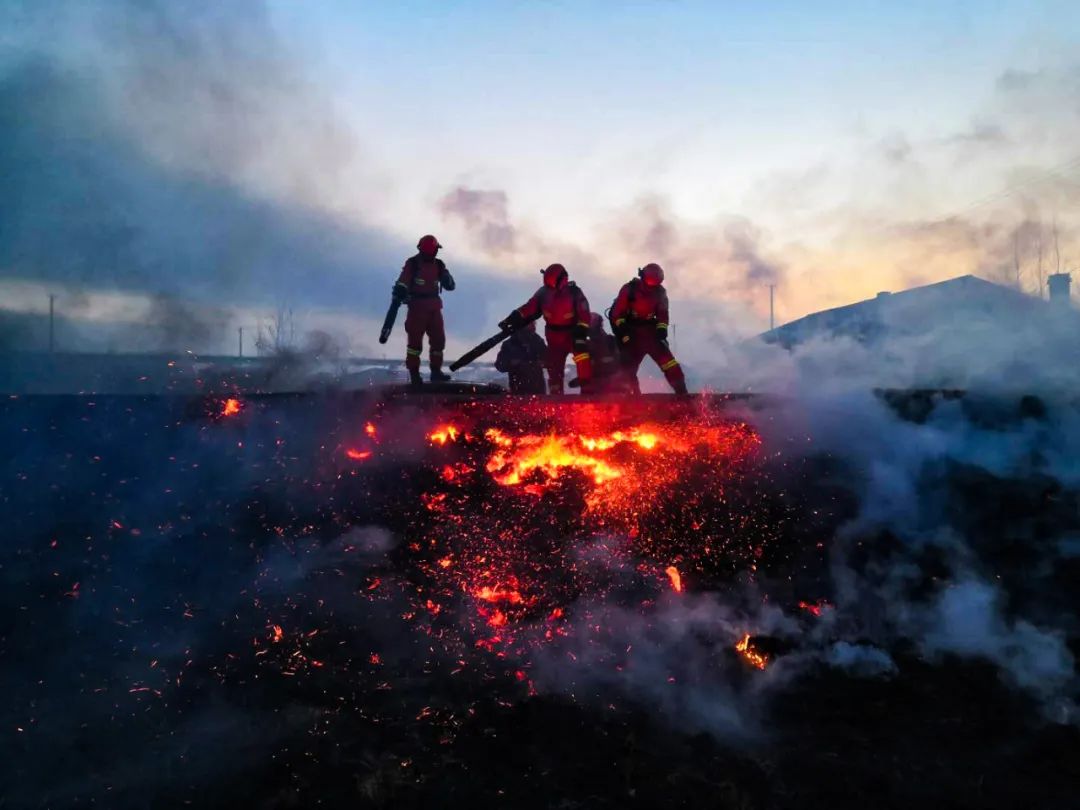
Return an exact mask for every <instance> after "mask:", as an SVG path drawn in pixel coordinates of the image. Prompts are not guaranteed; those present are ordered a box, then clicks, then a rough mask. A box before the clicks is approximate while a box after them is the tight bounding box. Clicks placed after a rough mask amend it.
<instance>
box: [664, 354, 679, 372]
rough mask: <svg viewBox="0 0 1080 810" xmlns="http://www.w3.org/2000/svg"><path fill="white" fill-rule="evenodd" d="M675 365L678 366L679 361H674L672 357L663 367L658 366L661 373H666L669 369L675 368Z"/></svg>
mask: <svg viewBox="0 0 1080 810" xmlns="http://www.w3.org/2000/svg"><path fill="white" fill-rule="evenodd" d="M677 365H679V361H678V360H676V359H675V358H674V357H672V358H671V359H670V360H668V361H667V362H666V363H664V365H662V366H660V370H661V371H667V370H669V369H673V368H675V366H677Z"/></svg>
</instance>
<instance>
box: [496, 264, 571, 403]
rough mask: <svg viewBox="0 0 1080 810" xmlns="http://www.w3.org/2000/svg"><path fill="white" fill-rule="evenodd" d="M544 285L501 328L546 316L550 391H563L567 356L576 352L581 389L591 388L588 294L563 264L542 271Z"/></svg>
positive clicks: (553, 392) (556, 392)
mask: <svg viewBox="0 0 1080 810" xmlns="http://www.w3.org/2000/svg"><path fill="white" fill-rule="evenodd" d="M541 272H542V273H543V275H544V286H543V287H541V288H540V289H539V290H537V291H536V293H535V294H534V295H533V297H532V298H530V299H529V300H528V301H527V302H526V303H525V305H524V306H523V307H521V308H520V309H515V310H514V311H513V312H511V313H510V314H509V315H508V316H507V317H506V318H505V319H503V320H502V321H500V322H499V328H500V329H520V328H521V327H522V326H524V325H525V324H526V323H528V322H529V321H535V320H536V319H537V318H539V317H540V316H543V318H544V326H545V329H544V337H545V338H546V339H547V353H546V354H545V356H544V366H545V367H546V368H547V373H548V391H549V392H550V393H552V394H561V393H563V374H564V367H565V365H566V356H567V355H573V357H574V364H575V365H576V366H577V374H578V379H579V380H581V390H582V391H583V392H584V391H588V390H589V386H590V385H591V382H592V363H591V362H590V360H589V315H590V312H589V302H588V301H587V300H585V293H583V292H582V291H581V289H580V288H579V287H578V286H577V285H576V284H575V283H574V282H572V281H570V276H569V275H568V274H567V272H566V268H565V267H563V266H562V265H561V264H553V265H551V266H549V267H548V268H547V269H545V270H542V271H541Z"/></svg>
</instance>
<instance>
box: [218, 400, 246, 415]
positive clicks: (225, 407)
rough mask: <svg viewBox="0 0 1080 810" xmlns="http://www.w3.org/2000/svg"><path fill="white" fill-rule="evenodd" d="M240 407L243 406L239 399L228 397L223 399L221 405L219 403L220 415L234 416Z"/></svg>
mask: <svg viewBox="0 0 1080 810" xmlns="http://www.w3.org/2000/svg"><path fill="white" fill-rule="evenodd" d="M241 407H243V406H242V404H241V402H240V400H238V399H234V398H232V397H230V398H229V399H227V400H225V402H224V403H222V405H221V415H222V416H236V415H237V414H238V413H240V409H241Z"/></svg>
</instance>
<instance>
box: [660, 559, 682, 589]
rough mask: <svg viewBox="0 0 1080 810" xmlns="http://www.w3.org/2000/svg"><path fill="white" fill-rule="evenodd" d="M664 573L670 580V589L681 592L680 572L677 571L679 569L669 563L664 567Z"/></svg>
mask: <svg viewBox="0 0 1080 810" xmlns="http://www.w3.org/2000/svg"><path fill="white" fill-rule="evenodd" d="M664 573H665V574H667V575H668V579H670V580H671V589H672V590H673V591H675V593H682V574H680V573H679V569H678V568H676V567H675V566H674V565H669V566H668V567H667V568H665V569H664Z"/></svg>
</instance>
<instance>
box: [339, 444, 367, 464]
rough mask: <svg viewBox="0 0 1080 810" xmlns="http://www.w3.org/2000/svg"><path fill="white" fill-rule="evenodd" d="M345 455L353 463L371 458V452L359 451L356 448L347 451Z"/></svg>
mask: <svg viewBox="0 0 1080 810" xmlns="http://www.w3.org/2000/svg"><path fill="white" fill-rule="evenodd" d="M345 455H346V457H348V458H351V459H352V460H353V461H363V460H364V459H367V458H371V451H370V450H357V449H356V448H355V447H350V448H348V449H347V450H346V451H345Z"/></svg>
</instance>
